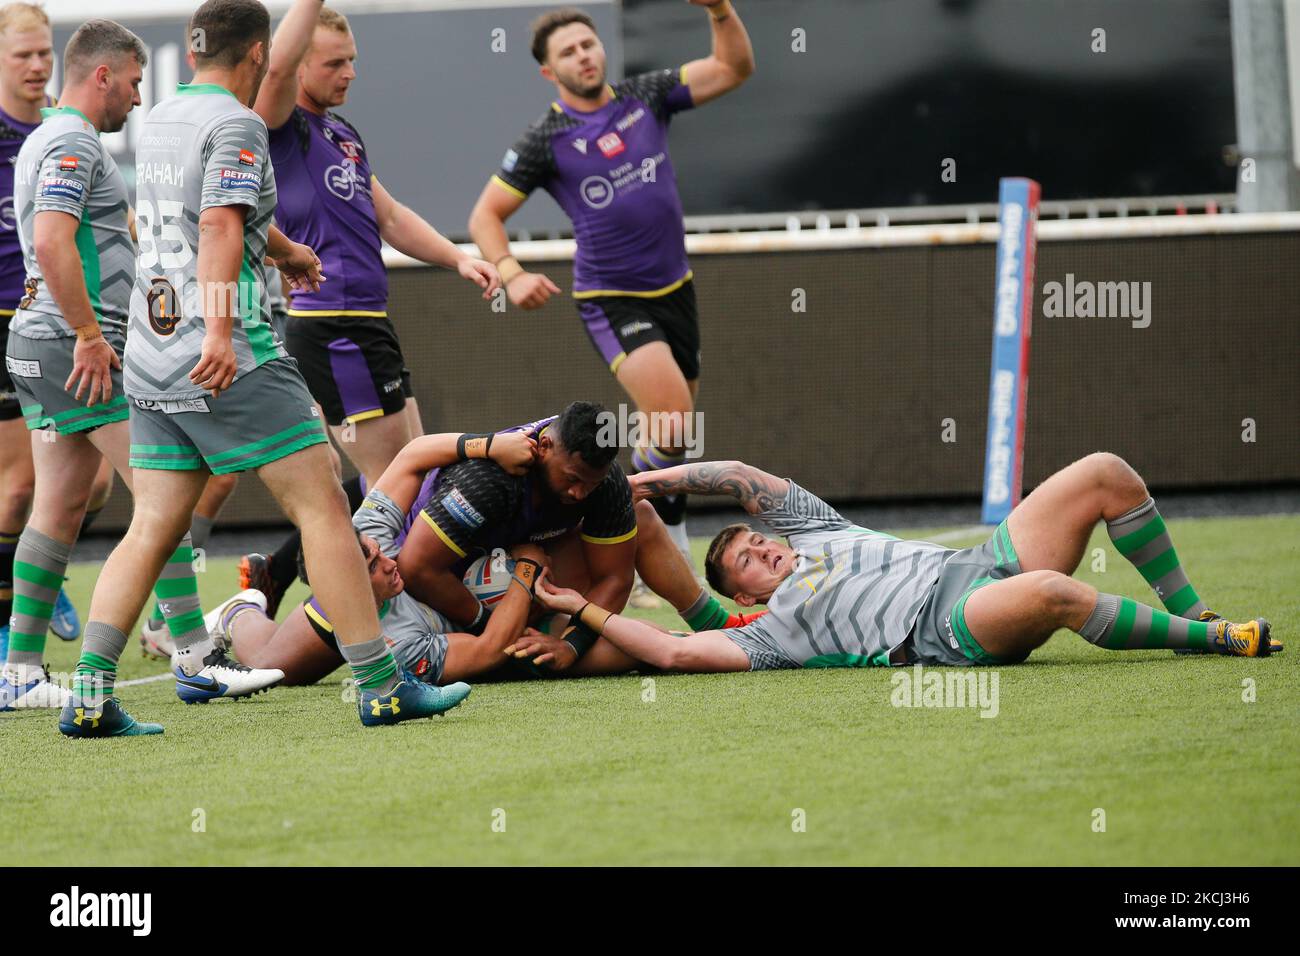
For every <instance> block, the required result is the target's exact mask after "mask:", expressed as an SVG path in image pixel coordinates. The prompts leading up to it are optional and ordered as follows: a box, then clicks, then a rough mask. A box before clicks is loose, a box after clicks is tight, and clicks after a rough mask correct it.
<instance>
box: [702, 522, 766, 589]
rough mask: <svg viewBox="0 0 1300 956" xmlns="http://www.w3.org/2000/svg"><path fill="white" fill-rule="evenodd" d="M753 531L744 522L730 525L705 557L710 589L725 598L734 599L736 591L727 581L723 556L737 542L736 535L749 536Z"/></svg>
mask: <svg viewBox="0 0 1300 956" xmlns="http://www.w3.org/2000/svg"><path fill="white" fill-rule="evenodd" d="M753 530H754V529H753V528H751V527H750V526H749V525H747V524H745V523H744V522H743V521H741V522H738V523H736V524H729V525H727V526H726V527H725V528H723V529H722V530H721V531H719V532H718V533H717V534H716V535H714V538H713V540H712V541H711V542H709V550H708V553H706V554H705V555H704V577H705V579H706V580H707V581H708V582H709V587H711V588H713V590H715V591H717V592H718V593H719V594H721V595H723V596H724V597H729V598H734V597H735V596H736V589H735V588H733V587H732V586H731V584H730V582H729V581H727V579H726V571H725V570H724V569H723V567H722V555H723V554H725V553H726V550H727V546H728V545H730V544H731V542H732V541H733V540H735V537H736V535H738V534H748V533H749V532H751V531H753Z"/></svg>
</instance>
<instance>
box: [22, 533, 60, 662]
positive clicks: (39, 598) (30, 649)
mask: <svg viewBox="0 0 1300 956" xmlns="http://www.w3.org/2000/svg"><path fill="white" fill-rule="evenodd" d="M71 554H72V545H70V544H64V543H63V542H62V541H55V540H54V539H53V538H51V537H49V536H48V535H44V534H41V532H39V531H37V530H36V529H35V528H33V527H31V526H30V525H28V527H27V528H25V529H24V530H23V533H22V536H21V537H20V538H19V539H18V547H17V548H15V549H14V603H13V626H12V627H11V628H10V630H9V655H8V657H7V658H6V662H7V663H9V664H30V665H33V666H37V667H39V666H40V664H41V661H42V660H43V659H44V656H45V634H46V631H48V630H49V627H50V618H51V617H52V616H53V615H54V602H55V600H57V598H58V596H59V590H60V589H61V588H62V587H63V575H64V572H65V571H67V569H68V558H69V557H70V556H71Z"/></svg>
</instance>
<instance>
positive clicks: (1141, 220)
mask: <svg viewBox="0 0 1300 956" xmlns="http://www.w3.org/2000/svg"><path fill="white" fill-rule="evenodd" d="M1297 231H1300V212H1266V213H1233V214H1231V215H1227V214H1221V215H1213V216H1207V215H1189V216H1136V217H1129V218H1118V217H1117V218H1114V219H1064V220H1057V219H1045V220H1040V221H1039V223H1038V241H1039V242H1068V241H1071V240H1074V241H1086V240H1097V239H1149V238H1155V237H1172V236H1214V235H1231V234H1239V233H1251V232H1297ZM997 237H998V224H997V223H995V222H985V223H979V224H972V225H968V224H964V223H962V224H953V223H945V224H938V225H934V224H931V225H921V226H884V227H880V226H872V227H870V228H867V229H848V228H841V229H824V230H823V229H816V230H804V231H801V232H786V231H784V230H780V231H777V230H773V231H769V232H735V233H707V234H698V235H690V236H687V237H686V251H687V252H688V253H689V254H690V255H727V254H736V253H756V252H814V251H817V250H823V249H881V248H893V247H898V246H951V245H970V244H972V243H982V242H988V243H992V242H996V241H997ZM460 248H461V249H464V250H465V251H466V252H468V253H470V254H471V255H477V254H478V247H477V246H475V245H474V244H473V243H461V245H460ZM510 248H511V251H512V252H513V253H514V255H516V256H517V257H518V258H519V259H521V260H523V261H524V262H557V261H564V260H568V259H572V258H573V255H574V252H575V250H576V249H577V245H576V243H575V242H574V241H573V240H572V239H534V240H530V241H528V242H515V243H512V244H511V246H510ZM384 264H385V265H387V266H390V267H409V266H419V265H423V263H421V262H418V261H417V260H415V259H412V258H410V257H409V256H404V255H402V254H401V253H400V252H397V251H396V250H393V249H389V248H385V249H384Z"/></svg>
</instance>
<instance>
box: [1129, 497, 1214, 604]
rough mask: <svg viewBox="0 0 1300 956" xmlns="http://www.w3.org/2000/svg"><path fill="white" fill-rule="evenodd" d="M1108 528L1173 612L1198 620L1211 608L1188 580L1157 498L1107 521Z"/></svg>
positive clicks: (1157, 595) (1150, 499)
mask: <svg viewBox="0 0 1300 956" xmlns="http://www.w3.org/2000/svg"><path fill="white" fill-rule="evenodd" d="M1106 530H1107V531H1109V532H1110V540H1111V541H1113V542H1114V544H1115V547H1116V549H1118V550H1119V553H1120V554H1122V555H1124V557H1125V558H1127V559H1128V560H1129V561H1131V562H1132V563H1133V565H1134V567H1136V568H1137V569H1138V572H1139V573H1140V574H1141V575H1142V577H1144V578H1145V579H1146V582H1147V584H1149V585H1151V587H1152V589H1153V590H1154V591H1155V592H1156V597H1158V598H1160V600H1161V602H1162V603H1163V604H1164V606H1165V610H1167V611H1168V612H1169V613H1170V614H1177V615H1179V616H1180V617H1189V618H1192V619H1196V618H1199V617H1200V616H1201V612H1203V611H1206V610H1208V609H1209V608H1208V607H1207V605H1206V603H1205V602H1204V601H1202V600H1201V597H1200V595H1198V594H1197V593H1196V589H1195V588H1194V587H1192V584H1191V582H1190V581H1188V580H1187V572H1185V571H1184V570H1183V566H1182V565H1181V564H1180V563H1179V561H1178V552H1177V551H1175V550H1174V542H1173V539H1171V538H1170V537H1169V531H1168V529H1167V528H1166V527H1165V521H1164V519H1163V518H1161V517H1160V512H1159V511H1157V510H1156V503H1155V500H1154V499H1152V498H1148V499H1147V500H1146V501H1144V502H1142V504H1140V505H1138V506H1137V507H1136V508H1134V509H1133V510H1132V511H1130V512H1128V513H1127V514H1123V515H1120V516H1119V517H1118V518H1115V519H1114V520H1112V521H1107V522H1106Z"/></svg>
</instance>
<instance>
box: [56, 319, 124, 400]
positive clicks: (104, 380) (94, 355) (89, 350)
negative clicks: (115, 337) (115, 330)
mask: <svg viewBox="0 0 1300 956" xmlns="http://www.w3.org/2000/svg"><path fill="white" fill-rule="evenodd" d="M121 367H122V360H121V359H119V358H118V357H117V352H115V351H114V350H113V346H111V345H109V344H108V340H107V339H105V338H104V336H102V335H97V336H95V337H94V338H92V339H81V338H79V339H77V344H76V345H75V346H73V349H72V374H71V375H69V376H68V380H67V381H66V382H64V383H63V390H64V391H65V392H68V391H71V390H72V383H73V382H76V383H77V391H76V395H75V397H76V399H77V401H81V396H82V394H83V393H84V392H85V391H86V389H87V388H89V389H90V394H89V395H88V396H86V406H87V407H90V406H92V405H94V404H95V403H96V402H100V401H103V402H107V401H108V400H109V399H110V398H112V397H113V369H115V368H121Z"/></svg>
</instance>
